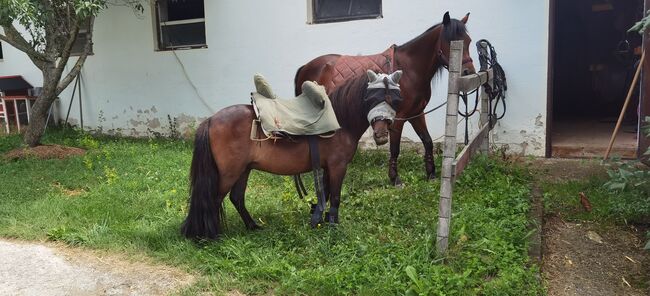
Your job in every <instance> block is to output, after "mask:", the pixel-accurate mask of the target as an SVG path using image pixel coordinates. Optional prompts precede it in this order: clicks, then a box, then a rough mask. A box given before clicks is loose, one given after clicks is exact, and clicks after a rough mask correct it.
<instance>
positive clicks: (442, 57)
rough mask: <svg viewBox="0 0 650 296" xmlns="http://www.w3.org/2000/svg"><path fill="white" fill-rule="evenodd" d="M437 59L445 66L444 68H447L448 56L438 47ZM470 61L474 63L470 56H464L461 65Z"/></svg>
mask: <svg viewBox="0 0 650 296" xmlns="http://www.w3.org/2000/svg"><path fill="white" fill-rule="evenodd" d="M438 59H439V60H440V61H441V62H442V66H443V67H445V69H447V70H449V58H448V57H447V56H446V55H445V53H443V52H442V49H438ZM470 63H474V60H472V57H470V56H467V57H466V58H463V64H462V65H463V66H465V65H467V64H470Z"/></svg>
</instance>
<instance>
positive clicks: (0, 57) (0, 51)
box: [0, 42, 2, 61]
mask: <svg viewBox="0 0 650 296" xmlns="http://www.w3.org/2000/svg"><path fill="white" fill-rule="evenodd" d="M0 61H2V42H0Z"/></svg>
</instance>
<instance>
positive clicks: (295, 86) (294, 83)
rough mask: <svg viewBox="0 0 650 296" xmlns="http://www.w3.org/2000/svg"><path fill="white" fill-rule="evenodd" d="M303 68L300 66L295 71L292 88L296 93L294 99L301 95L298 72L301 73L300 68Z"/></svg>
mask: <svg viewBox="0 0 650 296" xmlns="http://www.w3.org/2000/svg"><path fill="white" fill-rule="evenodd" d="M304 67H305V65H302V66H300V68H298V71H296V76H294V77H293V87H294V91H295V93H296V97H297V96H299V95H300V94H301V93H302V83H300V84H298V82H299V81H298V77H299V76H300V72H302V68H304Z"/></svg>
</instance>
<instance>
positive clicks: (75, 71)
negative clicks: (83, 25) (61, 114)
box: [56, 17, 95, 95]
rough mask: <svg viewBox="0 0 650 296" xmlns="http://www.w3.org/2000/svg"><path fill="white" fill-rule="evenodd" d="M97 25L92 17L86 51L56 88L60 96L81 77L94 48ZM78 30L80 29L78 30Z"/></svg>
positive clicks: (63, 65)
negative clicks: (94, 33) (82, 68)
mask: <svg viewBox="0 0 650 296" xmlns="http://www.w3.org/2000/svg"><path fill="white" fill-rule="evenodd" d="M94 25H95V18H94V17H91V18H90V21H89V24H88V33H87V35H86V45H85V46H84V50H83V52H82V53H81V55H80V56H79V58H78V59H77V62H76V63H75V64H74V66H73V67H72V69H71V70H70V72H69V73H68V75H66V76H65V78H63V79H62V80H61V82H59V86H57V88H56V94H57V95H59V94H60V93H61V92H62V91H63V90H64V89H65V88H66V87H68V85H70V83H71V82H72V81H73V80H74V79H75V77H77V75H79V72H80V71H81V67H83V65H84V62H86V58H87V57H88V54H89V53H90V49H91V48H92V45H93V27H94ZM77 30H78V28H77ZM69 57H70V53H69V52H68V58H69ZM60 66H61V67H65V64H61V65H60Z"/></svg>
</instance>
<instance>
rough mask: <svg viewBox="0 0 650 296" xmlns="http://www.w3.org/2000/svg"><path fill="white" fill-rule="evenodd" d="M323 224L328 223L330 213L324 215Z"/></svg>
mask: <svg viewBox="0 0 650 296" xmlns="http://www.w3.org/2000/svg"><path fill="white" fill-rule="evenodd" d="M325 222H330V212H327V213H325Z"/></svg>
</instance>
